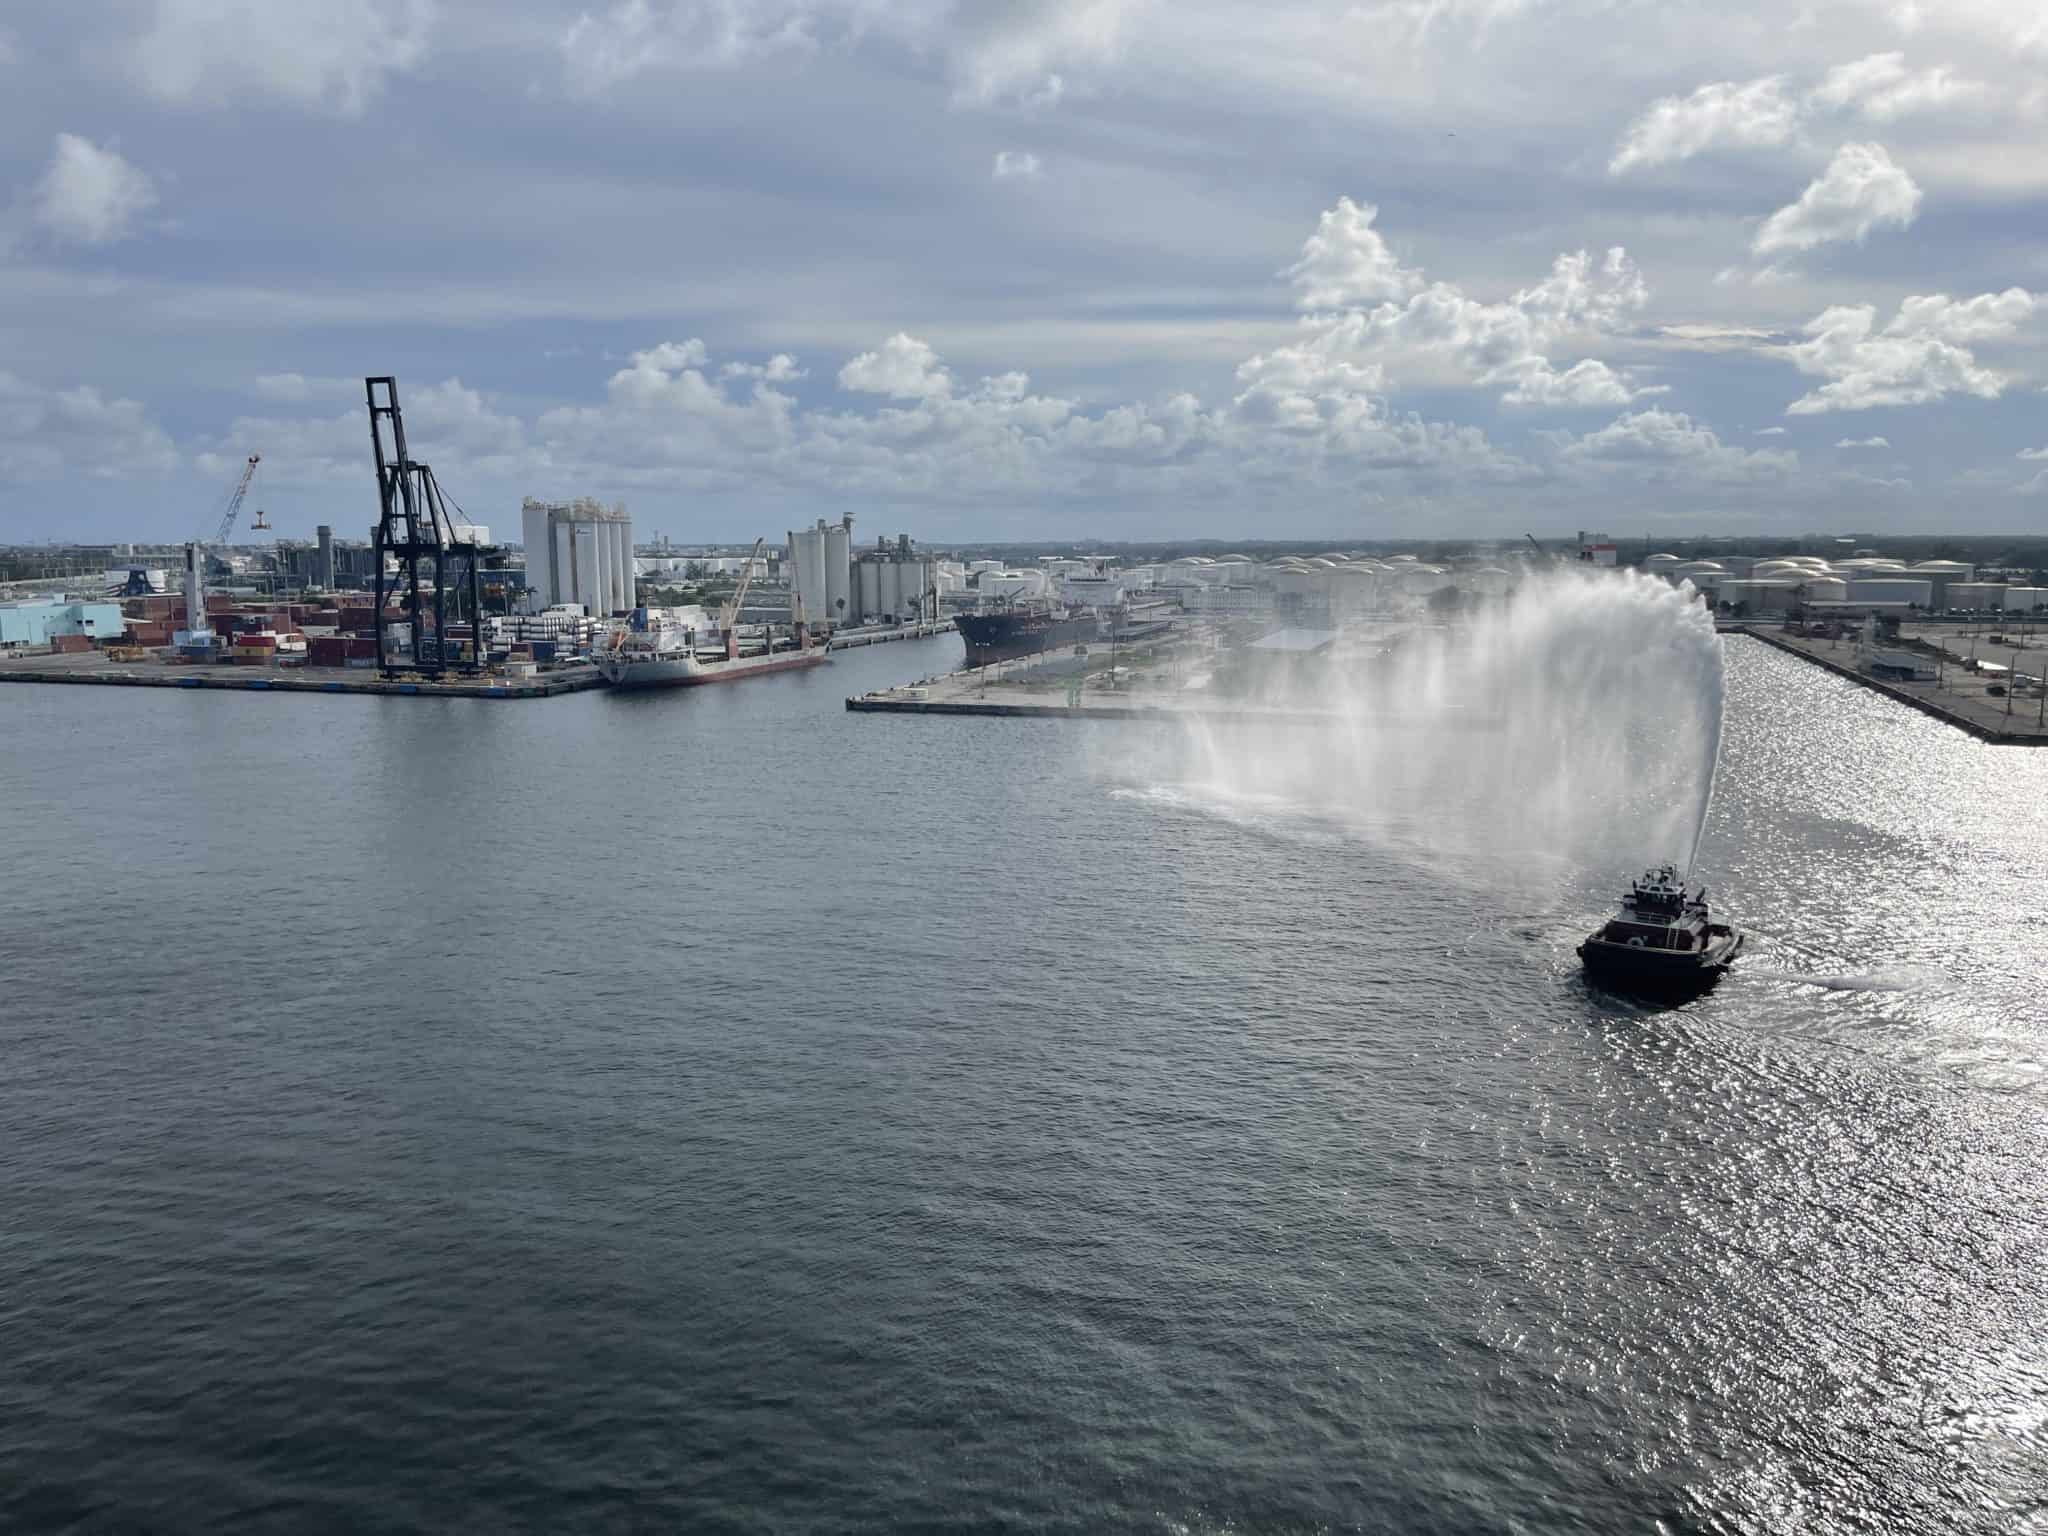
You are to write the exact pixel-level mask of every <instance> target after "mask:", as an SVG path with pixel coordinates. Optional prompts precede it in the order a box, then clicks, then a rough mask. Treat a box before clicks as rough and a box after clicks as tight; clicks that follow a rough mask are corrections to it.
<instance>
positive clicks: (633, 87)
mask: <svg viewBox="0 0 2048 1536" xmlns="http://www.w3.org/2000/svg"><path fill="white" fill-rule="evenodd" d="M0 129H4V131H0V540H13V541H27V540H44V539H59V540H73V539H76V540H105V539H117V538H135V539H150V540H156V539H181V538H189V537H193V536H194V535H197V534H201V533H207V532H210V531H211V530H212V528H213V526H214V524H215V523H216V522H217V521H218V516H219V511H220V508H221V506H222V503H223V502H224V500H225V497H226V494H227V491H228V489H229V488H230V486H231V485H232V483H233V480H234V478H235V476H236V473H237V472H238V470H239V468H240V466H241V464H242V462H243V460H244V459H245V458H246V457H247V456H248V455H249V454H251V453H255V454H260V455H261V456H262V466H261V469H260V472H259V477H258V480H257V483H256V487H255V490H254V492H253V494H252V503H251V504H252V506H253V505H257V504H260V505H262V506H263V507H264V508H265V509H266V511H267V512H268V514H269V520H270V521H271V522H272V523H273V524H274V525H275V527H276V530H277V532H278V533H279V534H282V535H286V536H299V535H305V534H309V533H310V531H311V529H312V528H313V526H314V525H315V524H316V523H321V522H328V523H332V524H333V525H335V527H336V529H337V531H338V532H339V533H341V534H342V535H343V536H364V535H365V534H366V530H367V528H368V526H369V524H370V522H371V521H372V519H373V518H374V516H375V512H376V494H375V481H374V476H373V473H372V469H371V459H370V444H369V431H368V424H367V418H366V415H365V412H364V406H363V382H362V381H363V378H364V376H365V375H366V374H391V375H395V376H396V377H397V378H398V380H399V388H400V399H401V402H402V404H403V405H404V407H405V413H406V420H407V426H408V432H409V436H410V439H411V443H412V447H413V451H414V453H415V454H416V456H418V457H419V458H422V459H425V460H427V461H429V462H431V463H432V464H433V466H434V468H435V471H436V475H437V478H438V479H439V480H440V482H441V484H442V485H443V487H444V488H445V489H446V490H447V491H448V492H449V493H450V494H451V495H452V496H453V497H454V498H455V499H456V501H457V502H458V503H460V504H461V506H462V507H463V508H464V510H465V511H466V512H467V513H468V515H469V516H470V517H471V518H472V519H473V520H475V521H477V522H481V523H485V524H487V525H490V526H491V527H492V528H493V529H494V531H497V532H499V533H500V534H501V535H502V536H506V537H511V538H516V537H517V523H518V517H517V511H518V503H519V500H520V498H521V497H522V496H526V495H534V496H541V497H545V498H550V499H554V498H566V497H571V496H579V495H590V496H597V497H600V498H602V499H604V500H607V501H615V500H618V501H624V502H625V503H626V505H627V507H628V508H629V510H630V511H631V512H632V514H633V517H634V522H635V525H636V534H637V536H638V537H640V538H642V539H646V538H649V537H652V536H654V535H656V534H666V535H668V536H669V537H670V538H672V539H675V540H677V541H681V542H694V541H699V540H723V539H735V538H743V537H750V536H752V535H754V534H767V535H769V536H770V537H771V538H776V537H779V535H780V534H781V532H782V531H783V530H784V529H785V528H788V527H791V526H795V525H796V524H798V523H801V522H806V521H808V520H810V519H812V518H814V517H829V518H837V517H838V516H839V515H840V514H841V513H842V512H852V513H854V515H855V517H856V520H857V531H858V532H859V533H860V534H861V535H862V536H866V535H871V534H880V533H891V534H893V533H895V532H898V531H907V532H910V533H912V534H914V535H916V536H918V537H920V538H924V539H930V540H934V541H940V542H944V541H947V540H954V541H967V540H974V539H1019V540H1022V539H1040V538H1042V539H1048V540H1065V539H1078V538H1084V537H1094V538H1103V539H1132V540H1145V539H1170V538H1196V537H1217V538H1223V539H1226V540H1227V539H1231V538H1247V539H1249V538H1295V537H1298V538H1322V537H1328V538H1330V539H1331V540H1332V541H1333V542H1334V541H1345V540H1357V541H1361V542H1362V541H1368V540H1373V539H1392V538H1429V537H1463V536H1466V535H1476V536H1493V535H1506V536H1515V537H1519V535H1520V533H1521V532H1522V531H1524V530H1530V531H1534V532H1536V533H1538V534H1539V535H1545V536H1548V535H1551V534H1555V533H1558V532H1569V531H1571V530H1574V529H1580V528H1585V529H1600V530H1607V531H1612V532H1614V533H1617V534H1625V535H1628V536H1634V535H1638V534H1643V535H1649V536H1652V537H1655V536H1657V535H1660V534H1669V535H1670V536H1672V537H1674V538H1676V537H1680V536H1692V535H1700V534H1709V535H1711V534H1732V535H1741V534H1746V533H1773V534H1785V533H1794V534H1796V533H1801V532H1808V531H1815V532H1832V533H1842V532H1850V531H1871V532H1884V531H1939V530H1942V529H1953V530H1956V531H1968V532H1998V531H2006V530H2012V531H2025V530H2036V531H2037V530H2039V529H2041V528H2042V527H2043V526H2044V523H2048V516H2044V514H2048V393H2044V386H2048V153H2043V152H2042V148H2041V146H2042V145H2043V144H2044V143H2048V3H2037V0H2029V3H2018V0H1943V3H1941V4H1933V3H1914V0H1883V3H1878V0H1834V3H1816V4H1811V5H1806V6H1803V7H1802V6H1799V5H1797V4H1788V3H1784V0H1776V3H1749V0H1715V3H1701V4H1657V3H1650V0H1263V3H1260V4H1257V5H1251V4H1219V3H1212V0H1173V3H1167V0H1008V3H989V0H566V3H557V0H317V3H316V0H26V3H22V0H17V3H16V4H14V5H11V6H7V7H4V8H0Z"/></svg>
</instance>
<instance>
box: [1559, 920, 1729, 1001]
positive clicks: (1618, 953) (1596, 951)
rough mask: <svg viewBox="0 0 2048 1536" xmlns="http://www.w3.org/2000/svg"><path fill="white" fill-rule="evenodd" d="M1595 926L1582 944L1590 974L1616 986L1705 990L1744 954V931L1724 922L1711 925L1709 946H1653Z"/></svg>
mask: <svg viewBox="0 0 2048 1536" xmlns="http://www.w3.org/2000/svg"><path fill="white" fill-rule="evenodd" d="M1603 931H1604V930H1600V929H1596V930H1595V931H1594V932H1592V933H1590V934H1588V935H1587V936H1586V941H1585V942H1584V943H1583V944H1581V945H1580V946H1579V959H1580V960H1582V961H1583V962H1584V963H1585V967H1586V974H1587V975H1589V976H1591V977H1593V978H1594V979H1595V980H1596V981H1599V982H1602V983H1603V984H1605V985H1607V986H1611V987H1618V988H1622V989H1625V990H1629V991H1642V992H1687V991H1704V990H1705V989H1706V988H1708V987H1711V986H1712V985H1713V984H1714V983H1715V982H1717V981H1719V980H1720V979H1721V975H1722V973H1723V972H1725V971H1726V970H1727V969H1728V967H1729V965H1730V964H1731V963H1733V961H1734V959H1735V957H1736V956H1737V955H1739V954H1741V953H1742V940H1743V935H1742V933H1741V932H1740V931H1739V930H1737V929H1734V928H1730V927H1728V926H1727V925H1726V924H1723V923H1715V924H1713V925H1712V926H1711V927H1710V928H1709V929H1708V930H1707V934H1708V940H1707V945H1706V947H1705V948H1704V949H1689V950H1688V949H1654V948H1651V947H1649V946H1647V945H1634V944H1616V943H1614V942H1612V941H1611V940H1608V939H1605V938H1603V937H1601V934H1602V932H1603Z"/></svg>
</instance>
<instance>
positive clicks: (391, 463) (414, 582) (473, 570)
mask: <svg viewBox="0 0 2048 1536" xmlns="http://www.w3.org/2000/svg"><path fill="white" fill-rule="evenodd" d="M363 396H364V399H365V400H366V401H367V403H368V405H369V409H370V442H371V444H372V446H373V448H374V449H375V452H376V455H377V499H378V502H379V504H380V506H379V514H378V518H377V536H376V542H375V546H374V549H375V552H374V555H373V557H372V560H373V564H374V566H375V568H376V577H375V588H376V599H375V600H376V606H377V668H378V670H379V671H380V672H382V673H383V674H384V676H386V677H395V676H397V675H398V672H399V670H400V668H399V666H398V662H397V659H396V658H395V657H394V656H393V655H392V654H391V652H390V650H389V648H388V641H387V636H386V630H387V628H388V626H387V625H386V624H385V622H384V601H385V597H386V595H387V593H390V591H391V588H390V586H389V582H388V578H387V577H386V576H385V574H384V557H385V556H386V555H390V556H392V557H393V558H394V559H395V560H396V561H397V564H398V575H399V581H400V582H401V586H400V587H399V589H398V591H399V592H400V593H402V594H403V600H404V602H405V605H406V614H407V617H408V618H409V619H410V620H411V623H412V664H413V668H414V669H415V670H418V671H420V672H424V673H426V674H428V675H429V676H432V677H438V676H440V675H441V673H442V672H444V671H446V670H447V667H448V652H449V645H448V591H449V582H448V562H449V560H450V559H451V558H453V559H455V560H456V561H457V562H458V572H464V571H466V578H465V577H463V576H461V575H459V576H458V579H463V580H464V585H463V586H462V587H458V588H457V589H456V595H457V599H458V601H459V600H460V597H461V594H462V592H463V591H465V590H466V591H467V592H468V594H469V617H470V623H471V626H472V628H471V646H470V652H469V658H468V660H467V661H465V662H464V663H463V666H462V670H463V671H465V672H474V671H476V670H477V669H478V668H479V667H480V666H481V665H482V664H483V660H484V650H485V646H484V610H483V601H482V590H481V584H480V583H479V581H478V579H477V562H478V561H479V560H480V559H481V558H482V557H483V554H484V551H483V549H482V548H481V547H480V546H479V545H478V543H477V541H476V530H475V528H474V527H473V526H472V527H471V528H470V530H469V534H470V536H469V537H468V538H467V539H464V538H461V537H459V536H458V535H457V533H456V531H455V524H454V521H453V520H452V519H451V518H450V517H449V514H448V508H447V505H446V502H445V499H444V498H443V497H442V495H441V485H440V482H439V481H437V480H436V479H435V478H434V472H433V470H432V469H430V468H428V467H427V466H426V465H425V464H421V463H418V462H416V461H415V460H414V459H413V457H412V454H411V453H410V452H409V451H408V450H407V448H406V446H405V418H404V416H403V415H401V414H400V412H399V409H398V380H397V379H395V378H392V377H390V376H389V375H383V376H379V377H374V378H366V379H364V380H363ZM387 434H388V451H387ZM464 521H465V522H466V521H467V519H464ZM423 560H427V561H431V562H432V569H431V577H432V581H433V587H432V592H433V603H434V607H433V630H434V637H433V640H432V642H431V643H430V642H429V641H428V640H427V636H426V625H425V624H424V622H423V615H422V614H421V611H420V563H421V561H423Z"/></svg>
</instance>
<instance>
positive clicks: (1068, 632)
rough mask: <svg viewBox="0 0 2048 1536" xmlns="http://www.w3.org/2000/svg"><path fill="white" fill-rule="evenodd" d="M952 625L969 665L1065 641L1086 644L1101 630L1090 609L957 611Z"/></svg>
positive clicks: (1054, 647) (1008, 658) (1036, 653)
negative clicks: (1074, 611) (1052, 613)
mask: <svg viewBox="0 0 2048 1536" xmlns="http://www.w3.org/2000/svg"><path fill="white" fill-rule="evenodd" d="M953 625H954V627H955V628H956V629H958V630H959V631H960V637H961V639H963V640H965V641H966V642H967V664H968V665H969V666H970V667H980V666H986V665H988V663H990V662H992V661H1015V660H1016V659H1017V658H1018V657H1020V656H1039V655H1043V654H1044V653H1045V652H1047V651H1056V650H1058V649H1060V647H1062V646H1067V645H1086V644H1088V643H1089V642H1090V641H1092V640H1095V639H1098V638H1099V637H1100V635H1101V630H1102V626H1101V624H1100V623H1099V622H1098V621H1097V620H1096V618H1095V615H1093V614H1092V613H1091V614H1069V615H1066V616H1063V617H1058V618H1055V617H1052V616H1050V615H1044V614H1035V613H1012V612H998V613H961V614H955V615H954V617H953Z"/></svg>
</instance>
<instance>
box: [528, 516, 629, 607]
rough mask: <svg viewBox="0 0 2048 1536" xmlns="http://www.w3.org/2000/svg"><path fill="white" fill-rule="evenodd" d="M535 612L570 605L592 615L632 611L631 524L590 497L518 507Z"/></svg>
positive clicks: (626, 518) (529, 585)
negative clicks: (577, 606)
mask: <svg viewBox="0 0 2048 1536" xmlns="http://www.w3.org/2000/svg"><path fill="white" fill-rule="evenodd" d="M519 511H520V520H521V524H522V529H523V531H524V533H525V536H526V585H527V586H528V588H530V589H531V592H532V595H531V597H530V598H529V599H528V602H529V605H530V607H531V608H532V610H533V611H535V612H539V611H541V610H543V609H547V608H554V607H559V606H561V605H562V604H564V603H572V604H576V605H579V606H580V607H582V609H583V610H584V612H586V613H589V614H594V615H605V614H613V613H623V612H625V611H626V610H628V609H630V608H632V606H633V603H634V596H633V520H632V519H631V518H629V517H628V516H627V515H626V509H625V506H624V505H623V504H620V505H617V506H611V507H605V506H602V505H600V504H599V503H597V502H595V501H592V500H591V499H590V498H588V497H579V498H578V499H577V500H575V501H536V500H534V499H533V498H532V497H531V496H529V497H527V498H526V499H525V500H524V501H523V502H521V503H520V507H519Z"/></svg>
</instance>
